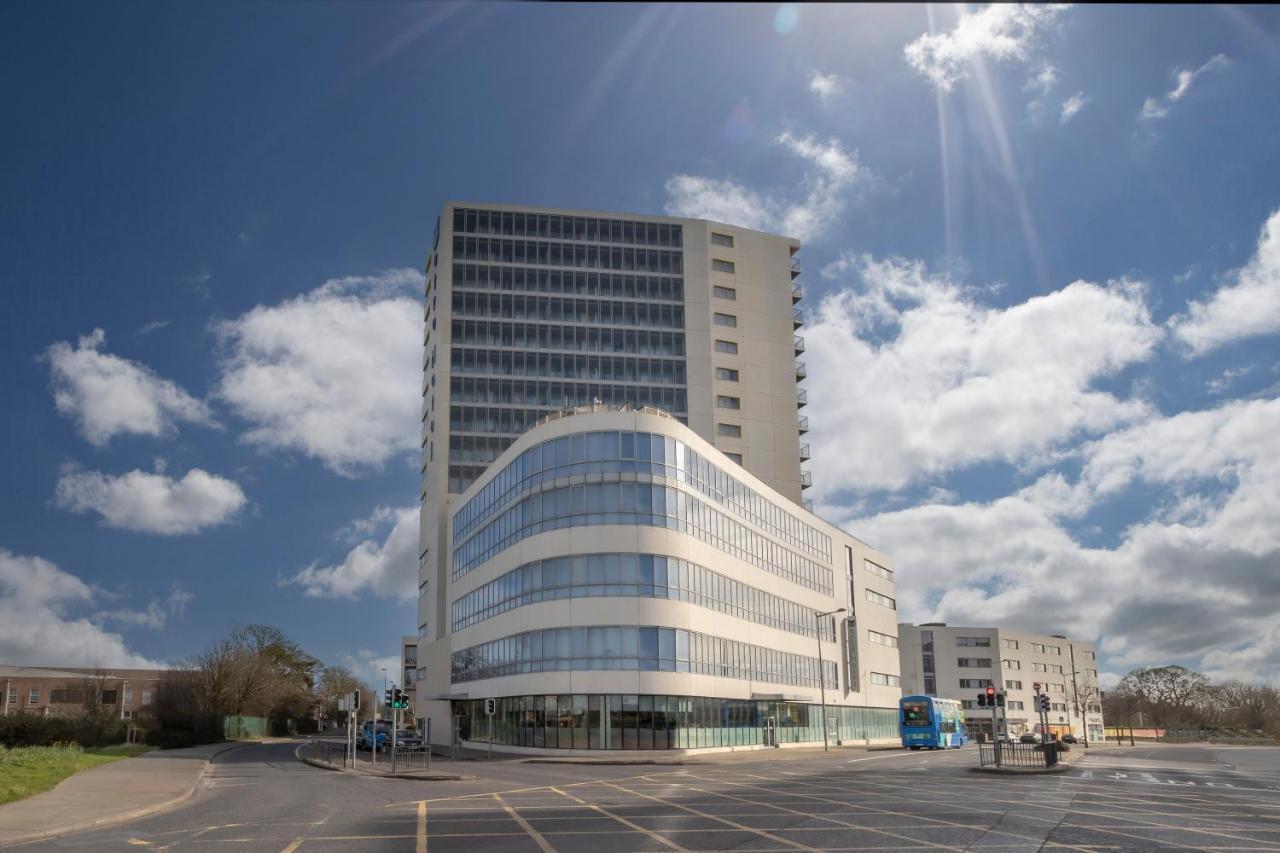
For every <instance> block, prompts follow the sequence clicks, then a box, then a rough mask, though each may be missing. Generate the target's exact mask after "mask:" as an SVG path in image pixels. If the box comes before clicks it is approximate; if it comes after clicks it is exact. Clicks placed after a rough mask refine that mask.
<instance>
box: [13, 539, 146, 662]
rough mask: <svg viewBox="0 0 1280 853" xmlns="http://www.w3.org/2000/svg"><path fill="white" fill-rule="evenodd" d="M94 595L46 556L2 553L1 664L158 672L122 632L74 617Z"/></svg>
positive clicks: (80, 581)
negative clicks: (131, 667)
mask: <svg viewBox="0 0 1280 853" xmlns="http://www.w3.org/2000/svg"><path fill="white" fill-rule="evenodd" d="M94 595H95V593H94V590H93V588H92V587H90V586H89V585H88V584H86V583H85V582H84V581H82V580H80V579H79V578H78V577H76V576H75V575H72V574H69V573H67V572H64V571H63V570H62V569H60V568H58V567H57V566H56V565H54V564H53V563H51V562H49V561H48V560H45V559H43V558H41V557H34V556H25V555H21V554H14V553H13V552H11V551H9V550H7V549H5V548H0V660H3V661H6V662H8V663H14V664H25V665H28V666H102V667H108V666H134V667H144V668H149V667H154V666H157V665H158V664H156V663H155V662H154V661H150V660H147V659H146V658H144V657H142V656H141V655H137V654H134V653H133V652H131V651H130V650H129V649H128V647H127V646H126V645H125V642H124V639H123V638H122V637H121V636H120V635H119V634H116V633H112V632H110V631H106V630H103V629H102V628H101V627H100V626H98V625H95V624H94V623H93V622H92V621H90V620H89V619H87V618H85V617H82V616H74V615H72V614H73V612H74V611H76V610H80V609H82V608H84V607H87V606H88V605H90V604H91V603H92V602H93V599H94Z"/></svg>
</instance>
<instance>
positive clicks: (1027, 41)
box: [903, 3, 1067, 92]
mask: <svg viewBox="0 0 1280 853" xmlns="http://www.w3.org/2000/svg"><path fill="white" fill-rule="evenodd" d="M1066 8H1067V6H1065V5H1061V4H1053V5H1034V4H1021V3H1017V4H992V5H989V6H986V7H984V8H982V9H980V10H979V11H977V12H974V13H972V14H967V13H965V14H962V17H961V18H960V20H959V22H958V23H957V24H956V26H955V28H954V29H953V30H951V31H950V32H946V33H926V34H924V35H922V36H920V37H919V38H917V39H916V40H915V41H913V42H911V43H910V44H908V45H907V46H906V47H905V48H904V49H903V54H904V56H905V57H906V60H907V63H908V64H909V65H910V66H911V67H912V68H914V69H915V70H916V71H917V72H919V73H920V74H922V75H924V76H925V77H927V78H929V80H930V81H932V83H933V85H934V86H936V87H937V88H939V89H941V90H942V91H944V92H946V91H950V90H951V88H952V86H954V85H955V84H956V82H957V81H959V80H962V79H964V78H965V77H967V76H968V74H969V68H970V66H971V65H972V64H973V63H975V62H980V61H983V60H987V59H990V60H994V61H996V62H1027V61H1029V60H1030V58H1031V53H1032V50H1033V48H1034V47H1035V46H1036V45H1037V44H1038V43H1039V40H1040V37H1041V35H1042V34H1043V33H1044V31H1045V30H1046V29H1048V27H1049V26H1050V25H1051V24H1052V23H1053V22H1054V19H1055V18H1057V16H1058V15H1059V13H1061V12H1062V11H1063V10H1064V9H1066ZM1050 84H1051V83H1050Z"/></svg>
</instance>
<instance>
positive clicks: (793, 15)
mask: <svg viewBox="0 0 1280 853" xmlns="http://www.w3.org/2000/svg"><path fill="white" fill-rule="evenodd" d="M799 19H800V10H799V9H797V8H796V6H795V4H794V3H783V4H782V5H781V6H779V7H778V11H777V12H774V14H773V28H774V29H775V30H777V31H778V32H779V33H782V34H783V35H786V34H787V33H789V32H791V31H792V30H794V29H795V28H796V21H798V20H799Z"/></svg>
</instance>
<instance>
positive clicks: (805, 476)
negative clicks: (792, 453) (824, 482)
mask: <svg viewBox="0 0 1280 853" xmlns="http://www.w3.org/2000/svg"><path fill="white" fill-rule="evenodd" d="M812 485H813V473H812V472H810V471H801V472H800V488H802V489H807V488H809V487H810V486H812Z"/></svg>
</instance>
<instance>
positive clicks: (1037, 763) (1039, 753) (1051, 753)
mask: <svg viewBox="0 0 1280 853" xmlns="http://www.w3.org/2000/svg"><path fill="white" fill-rule="evenodd" d="M997 749H998V750H999V751H998V752H997ZM978 761H979V762H980V763H981V765H982V766H983V767H1053V766H1054V765H1056V764H1057V763H1058V747H1057V745H1056V744H1052V743H1046V744H1040V743H998V744H997V743H981V744H978Z"/></svg>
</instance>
